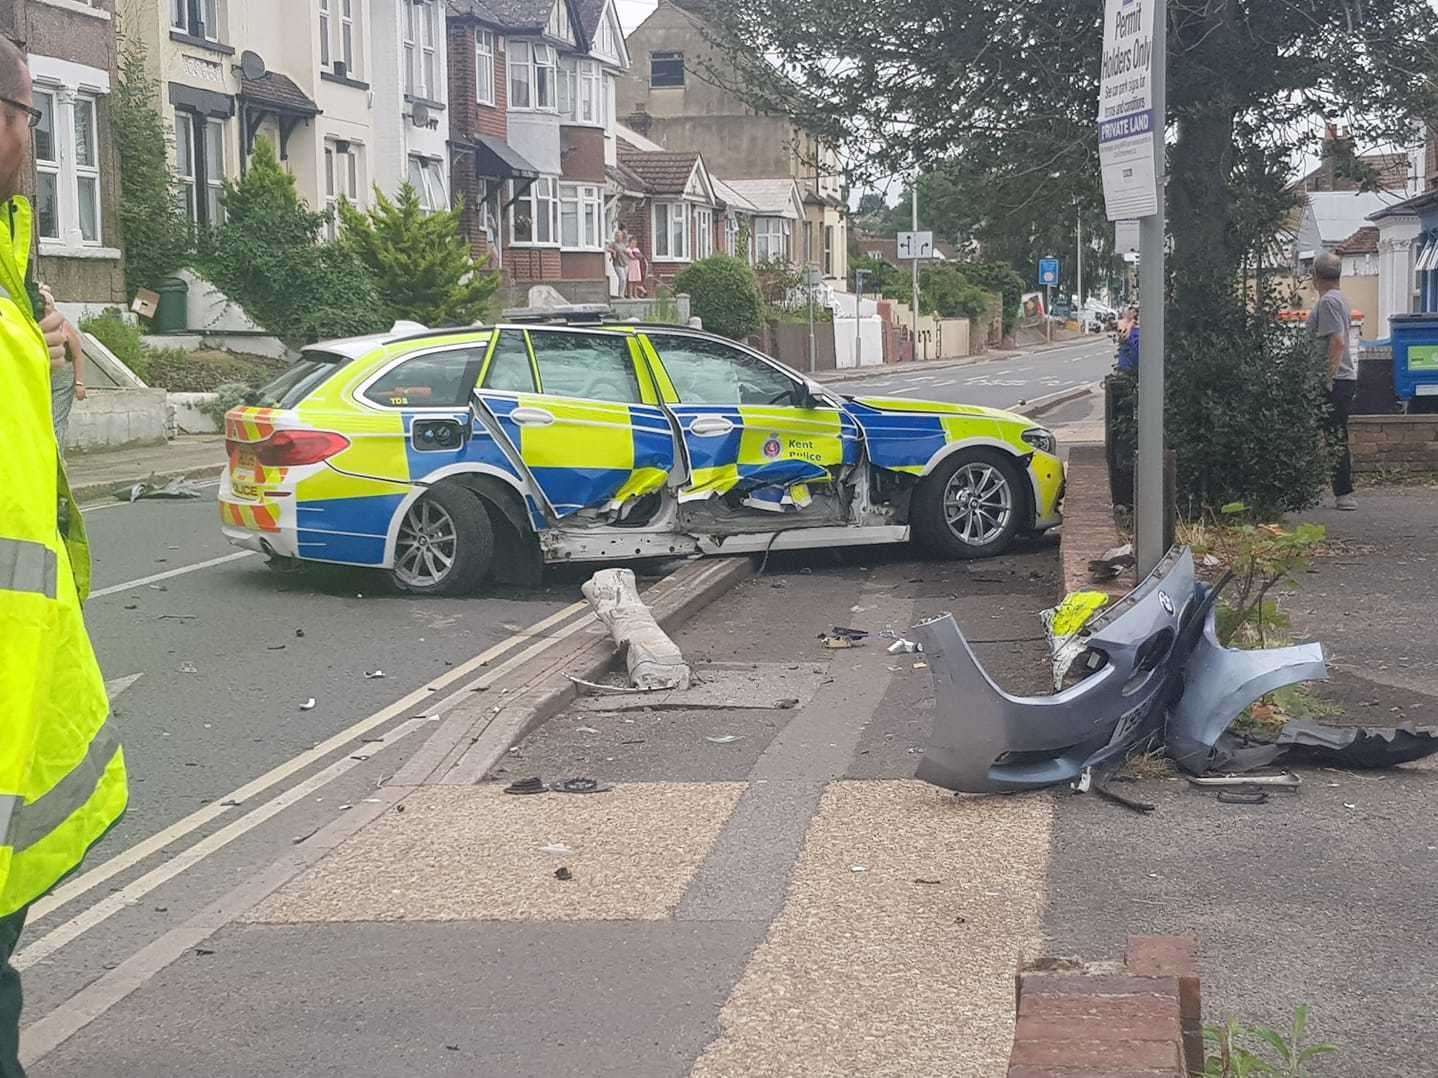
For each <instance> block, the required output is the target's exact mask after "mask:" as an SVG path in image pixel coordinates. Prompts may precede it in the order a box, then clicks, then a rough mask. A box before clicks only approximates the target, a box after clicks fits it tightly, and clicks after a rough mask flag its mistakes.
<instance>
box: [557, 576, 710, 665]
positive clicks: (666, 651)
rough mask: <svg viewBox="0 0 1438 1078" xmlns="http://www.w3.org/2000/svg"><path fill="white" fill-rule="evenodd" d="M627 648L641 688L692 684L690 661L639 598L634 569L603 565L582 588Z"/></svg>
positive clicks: (626, 656) (622, 647)
mask: <svg viewBox="0 0 1438 1078" xmlns="http://www.w3.org/2000/svg"><path fill="white" fill-rule="evenodd" d="M581 590H582V591H583V592H584V597H585V598H586V599H588V600H589V603H590V605H591V606H593V607H594V613H595V616H596V617H598V618H599V620H600V621H602V622H603V623H604V625H605V627H606V628H607V629H608V630H609V634H610V635H611V636H612V637H613V638H614V642H615V644H616V645H618V647H619V648H620V650H622V651H623V652H624V661H625V665H626V666H627V667H628V670H629V683H630V684H631V685H633V686H635V687H636V688H641V689H653V688H663V689H685V688H688V687H689V681H690V670H689V664H688V663H686V662H685V661H684V656H683V654H682V653H681V652H680V650H679V648H678V646H677V645H676V644H675V643H674V641H673V640H671V639H670V638H669V636H668V634H667V633H665V632H664V630H663V629H661V628H660V627H659V623H658V622H657V621H655V620H654V614H653V613H652V612H651V611H650V609H649V607H648V606H647V605H645V603H644V601H643V600H642V599H640V598H639V587H638V585H637V584H636V583H635V579H634V570H632V569H601V570H600V571H599V572H597V573H595V574H594V575H593V576H592V577H590V578H589V579H588V580H587V581H586V582H585V583H584V586H583V588H582V589H581Z"/></svg>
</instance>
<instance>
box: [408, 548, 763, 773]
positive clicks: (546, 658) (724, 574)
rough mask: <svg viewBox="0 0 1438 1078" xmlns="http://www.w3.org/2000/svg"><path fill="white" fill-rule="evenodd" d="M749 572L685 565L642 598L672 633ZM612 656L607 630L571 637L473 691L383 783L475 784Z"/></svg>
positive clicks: (719, 562) (748, 566)
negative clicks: (533, 666) (512, 676)
mask: <svg viewBox="0 0 1438 1078" xmlns="http://www.w3.org/2000/svg"><path fill="white" fill-rule="evenodd" d="M753 573H754V560H753V558H751V557H738V558H711V559H704V560H699V561H693V562H688V563H686V564H685V565H684V566H683V567H682V568H680V569H679V570H677V571H676V572H674V573H671V574H670V575H669V576H667V577H665V578H664V579H663V580H661V581H659V582H658V583H657V584H655V585H654V586H653V587H651V588H649V589H648V590H647V591H645V592H644V593H643V595H642V598H643V599H644V601H645V602H646V603H648V604H649V608H650V610H651V611H652V612H653V614H654V617H655V620H656V621H658V622H659V625H660V626H661V627H662V628H663V629H665V630H666V631H673V629H675V628H676V627H677V626H679V625H681V624H683V623H684V622H685V621H687V620H689V619H690V618H692V617H693V616H694V615H696V614H697V613H699V612H700V611H701V610H703V609H704V608H705V607H706V606H708V605H709V604H710V603H712V602H713V601H714V600H715V599H717V598H718V597H719V596H721V595H723V594H725V593H726V592H728V591H729V590H730V589H731V588H733V587H734V586H735V585H736V584H739V583H740V582H741V581H743V580H746V579H748V578H749V577H750V576H752V575H753ZM585 617H586V618H592V615H585ZM595 624H597V622H596V623H595ZM618 657H619V656H618V650H617V649H616V647H615V645H614V642H613V640H611V639H610V638H609V637H608V636H607V635H605V636H602V637H598V638H596V637H594V636H592V635H589V634H586V633H579V634H576V635H575V636H574V637H572V638H571V639H570V640H569V641H566V643H565V644H563V645H561V646H559V647H556V648H555V649H553V650H552V651H550V652H548V653H547V654H544V655H543V656H541V657H539V658H538V659H537V665H538V667H539V668H538V669H537V670H535V671H534V672H533V673H531V675H530V676H529V678H528V679H527V680H526V681H524V682H523V683H521V684H520V685H518V686H516V687H514V688H513V689H511V690H509V691H508V692H504V693H502V694H501V693H499V692H495V691H490V692H486V693H480V694H476V697H475V701H474V703H472V704H464V705H460V706H459V707H457V708H455V710H454V711H453V712H452V713H451V714H450V716H449V718H448V720H447V721H446V722H445V724H444V725H443V726H442V727H441V729H440V730H438V731H436V732H435V734H434V735H432V736H431V738H430V740H429V741H428V742H427V743H426V744H425V745H423V746H422V747H421V748H420V749H419V750H418V751H417V752H416V753H415V755H414V756H413V757H412V758H411V759H410V761H409V762H407V763H406V764H405V765H404V766H403V767H402V768H400V770H399V771H398V772H397V773H396V774H395V776H394V777H393V778H392V779H391V780H390V781H391V782H392V783H394V784H395V785H397V786H422V785H427V784H434V783H437V784H440V785H456V784H458V785H470V784H473V783H477V782H480V781H482V780H483V778H484V776H485V775H486V774H488V773H489V771H490V769H491V768H493V767H494V765H495V764H496V763H498V762H499V761H500V760H501V759H503V758H504V756H505V754H506V753H508V752H509V750H510V748H511V747H512V746H514V745H516V744H518V743H519V742H520V741H522V740H524V738H525V737H527V736H528V735H529V734H530V733H531V732H533V731H534V730H535V729H537V728H538V727H539V726H540V725H541V724H542V723H544V722H546V721H548V720H549V719H551V718H553V717H554V716H555V715H557V714H559V713H560V712H561V711H563V710H564V709H565V708H566V707H568V706H569V704H570V703H572V702H573V701H574V699H575V697H576V696H577V695H578V689H577V687H576V686H575V684H574V682H573V681H571V680H570V678H571V677H577V678H582V679H584V680H585V681H593V680H595V679H597V678H600V677H602V676H604V674H606V673H607V672H608V671H609V670H610V668H611V667H612V666H613V664H614V661H615V660H616V659H617V658H618Z"/></svg>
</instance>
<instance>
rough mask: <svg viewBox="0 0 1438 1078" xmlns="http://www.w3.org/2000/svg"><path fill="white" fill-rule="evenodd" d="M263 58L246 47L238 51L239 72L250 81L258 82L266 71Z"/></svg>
mask: <svg viewBox="0 0 1438 1078" xmlns="http://www.w3.org/2000/svg"><path fill="white" fill-rule="evenodd" d="M267 70H268V69H267V68H266V67H265V60H264V57H262V56H261V55H260V54H259V53H257V52H253V51H251V50H250V49H246V50H245V51H244V52H242V53H240V74H241V75H243V76H244V77H245V78H246V79H247V80H248V81H250V82H258V81H259V80H260V79H262V78H264V77H265V74H266V72H267Z"/></svg>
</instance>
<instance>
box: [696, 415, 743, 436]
mask: <svg viewBox="0 0 1438 1078" xmlns="http://www.w3.org/2000/svg"><path fill="white" fill-rule="evenodd" d="M733 429H734V421H733V420H732V419H729V418H728V417H727V416H722V415H701V416H696V417H695V419H694V421H693V422H692V423H690V424H689V433H690V434H697V435H698V436H699V437H701V438H714V437H718V436H719V435H721V434H728V433H729V432H730V431H732V430H733Z"/></svg>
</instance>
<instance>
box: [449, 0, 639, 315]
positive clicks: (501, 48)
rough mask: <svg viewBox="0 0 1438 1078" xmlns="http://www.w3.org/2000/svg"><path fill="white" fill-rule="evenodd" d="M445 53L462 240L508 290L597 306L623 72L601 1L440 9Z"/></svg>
mask: <svg viewBox="0 0 1438 1078" xmlns="http://www.w3.org/2000/svg"><path fill="white" fill-rule="evenodd" d="M448 46H449V70H450V100H451V110H450V111H451V142H452V152H453V156H454V177H455V191H454V194H455V196H456V197H457V198H459V199H461V200H462V201H463V205H464V213H463V226H464V229H465V233H466V235H467V236H468V237H469V239H470V241H471V243H472V244H473V245H474V247H475V249H476V251H477V252H480V253H483V254H486V255H488V256H489V257H490V258H491V259H492V261H493V262H494V264H496V265H497V266H499V267H500V268H502V269H503V271H504V275H505V278H506V281H507V282H508V283H509V284H511V285H512V286H514V288H515V289H516V290H522V289H523V288H524V287H526V286H528V285H532V284H536V283H545V284H551V285H553V286H555V287H556V288H558V289H559V290H560V291H562V292H563V293H564V294H565V295H567V296H568V297H569V298H571V299H574V300H581V301H582V300H601V301H602V300H603V299H604V298H606V297H607V296H608V294H609V284H608V279H607V273H606V255H605V247H606V244H607V243H608V240H609V237H610V234H611V227H610V226H611V224H612V222H613V220H614V212H615V211H614V204H615V199H616V197H617V188H616V187H615V185H614V184H612V183H611V182H610V176H609V174H610V171H611V170H612V169H613V168H614V167H615V166H616V165H617V164H618V148H617V142H616V138H615V131H614V86H615V79H616V77H617V75H618V74H619V73H620V72H622V71H623V70H624V69H625V68H626V67H627V66H628V63H629V58H628V54H627V52H626V51H625V47H624V37H623V33H622V31H621V30H620V26H619V20H618V17H617V15H616V13H615V10H614V5H613V0H451V3H450V6H449V40H448Z"/></svg>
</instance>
